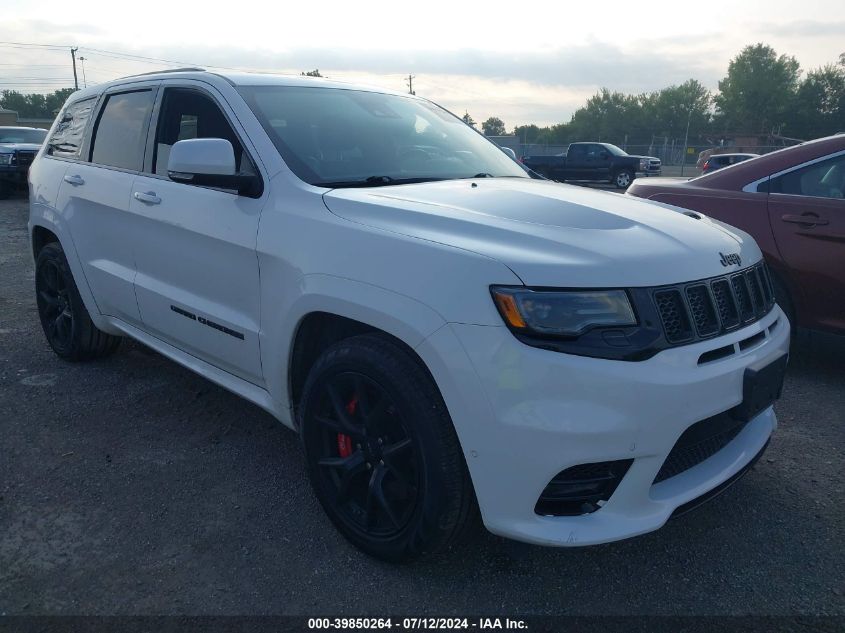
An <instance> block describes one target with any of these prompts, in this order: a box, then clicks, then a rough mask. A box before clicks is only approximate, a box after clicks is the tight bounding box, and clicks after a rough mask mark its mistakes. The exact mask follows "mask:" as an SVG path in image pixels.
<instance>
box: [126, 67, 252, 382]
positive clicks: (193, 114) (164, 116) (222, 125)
mask: <svg viewBox="0 0 845 633" xmlns="http://www.w3.org/2000/svg"><path fill="white" fill-rule="evenodd" d="M156 112H157V114H156V122H155V123H154V124H153V126H152V128H151V131H150V139H149V141H148V150H147V154H148V160H147V163H146V165H145V170H144V173H143V174H141V175H139V176H138V177H137V178H136V179H135V180H134V183H133V187H132V191H131V195H130V198H131V201H130V203H129V204H130V212H131V213H132V215H133V216H134V217H135V218H136V223H137V226H138V227H139V235H138V240H139V242H140V243H143V245H144V248H143V249H139V251H138V252H137V253H136V256H135V261H136V265H137V269H138V274H137V277H136V281H135V292H136V295H137V298H138V305H139V307H140V311H141V318H142V321H143V325H144V329H145V330H147V331H148V332H150V333H151V334H153V335H154V336H157V337H159V338H161V339H163V340H165V341H167V342H169V343H171V344H172V345H174V346H176V347H178V348H180V349H182V350H185V351H187V352H188V353H190V354H192V355H194V356H196V357H198V358H201V359H203V360H205V361H206V362H209V363H211V364H212V365H215V366H217V367H220V368H221V369H224V370H226V371H228V372H230V373H233V374H235V375H237V376H240V377H241V378H243V379H245V380H248V381H250V382H252V383H254V384H258V385H261V384H263V375H262V372H261V362H260V357H259V341H258V335H259V296H260V293H259V277H258V258H257V255H256V252H255V247H256V238H257V233H258V221H259V215H260V212H261V208H262V206H263V204H264V201H265V199H266V196H267V194H266V193H263V194H262V195H261V196H260V197H258V198H253V197H247V196H244V195H239V194H238V193H237V192H234V191H226V190H221V189H212V188H209V187H202V186H197V185H191V184H186V183H184V182H174V181H172V180H170V179H169V178H168V176H167V160H168V156H169V153H170V149H171V147H172V146H173V145H174V144H175V143H176V142H177V141H180V140H185V139H191V138H224V139H227V140H229V141H230V142H231V143H232V145H233V147H234V149H235V158H236V163H237V168H238V169H239V171H241V172H253V173H257V170H258V168H257V162H256V160H255V158H254V157H255V156H256V153H255V151H254V150H253V149H252V148H251V147H247V146H246V144H245V139H246V135H245V134H244V133H243V130H242V129H241V128H240V126H239V124H238V123H237V119H236V117H235V116H234V113H233V112H232V111H231V108H230V107H229V106H228V104H227V103H226V102H225V100H224V99H223V97H222V96H221V95H220V94H219V93H217V92H216V91H215V90H213V89H212V88H210V87H208V86H207V84H204V83H202V82H194V81H181V80H167V81H165V82H164V83H163V86H162V90H161V92H160V95H159V99H158V101H157V104H156ZM262 178H263V180H264V182H265V183H266V182H267V179H266V176H262Z"/></svg>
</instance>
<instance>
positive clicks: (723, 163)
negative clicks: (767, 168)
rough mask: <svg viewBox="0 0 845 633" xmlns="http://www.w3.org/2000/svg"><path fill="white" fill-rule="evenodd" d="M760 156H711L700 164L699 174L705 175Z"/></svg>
mask: <svg viewBox="0 0 845 633" xmlns="http://www.w3.org/2000/svg"><path fill="white" fill-rule="evenodd" d="M759 155H760V154H713V155H712V156H710V157H709V158H708V159H706V160H705V161H704V162H703V163H702V164H701V173H702V174H706V173H709V172H711V171H716V170H717V169H721V168H722V167H727V166H729V165H736V164H737V163H741V162H743V161H746V160H748V159H749V158H757V157H758V156H759Z"/></svg>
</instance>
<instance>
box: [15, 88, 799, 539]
mask: <svg viewBox="0 0 845 633" xmlns="http://www.w3.org/2000/svg"><path fill="white" fill-rule="evenodd" d="M152 80H154V78H152V79H151V81H152ZM157 80H158V81H160V85H161V87H162V88H166V87H168V86H171V85H173V86H192V87H197V88H200V89H202V90H205V91H207V92H208V93H209V94H211V95H212V96H213V97H214V98H215V99H216V100H218V102H219V104H220V105H221V107H222V108H223V109H224V111H225V113H226V115H227V116H228V117H229V118H230V119H231V121H232V122H233V125H234V127H235V129H236V132H237V133H238V134H239V135H241V136H242V139H241V140H242V141H243V142H244V144H245V146H246V148H247V150H248V151H249V153H250V154H251V156H252V158H253V159H254V160H255V161H256V163H257V167H258V170H259V172H260V173H261V177H262V180H263V183H264V193H263V194H262V196H261V197H260V198H257V199H252V198H245V197H241V196H235V195H233V194H231V193H225V192H221V191H217V190H212V189H205V188H199V187H194V186H191V185H186V184H180V183H175V182H172V181H170V180H168V179H165V178H162V177H160V176H152V175H150V174H143V173H136V174H129V173H126V172H119V171H116V170H109V169H104V168H101V167H97V166H93V165H90V164H86V163H84V162H80V161H71V160H58V159H54V158H51V157H46V156H44V155H43V151H42V152H41V154H39V156H38V157H37V159H36V161H35V163H34V164H33V167H32V170H31V172H30V178H31V191H32V194H33V195H32V202H31V214H30V230H31V231H32V230H34V229H35V228H36V227H42V228H45V229H47V230H50V231H52V232H53V233H54V234H55V235H56V236H57V237H58V239H59V240H60V241H61V243H62V245H63V247H64V249H65V251H66V252H67V255H68V260H69V262H70V265H71V269H72V271H73V273H74V276H75V279H76V281H77V284H78V285H79V288H80V292H81V293H82V296H83V299H84V300H85V304H86V307H88V309H89V312H91V316H92V318H93V319H94V321H95V323H96V324H97V326H98V327H100V328H102V329H105V330H107V331H110V332H121V333H123V334H126V335H128V336H132V337H134V338H136V339H138V340H140V341H142V342H143V343H145V344H147V345H149V346H151V347H153V348H154V349H156V350H158V351H160V352H161V353H163V354H165V355H167V356H168V357H169V358H172V359H173V360H175V361H177V362H179V363H181V364H183V365H185V366H187V367H189V368H190V369H192V370H193V371H196V372H198V373H200V374H202V375H204V376H206V377H207V378H209V379H210V380H213V381H214V382H216V383H217V384H220V385H222V386H223V387H225V388H227V389H230V390H231V391H233V392H235V393H238V394H240V395H242V396H244V397H245V398H247V399H248V400H250V401H252V402H255V403H257V404H259V406H261V407H263V408H264V409H266V410H268V411H270V412H271V413H272V414H273V415H275V416H276V417H277V418H278V419H280V420H281V421H282V422H283V423H285V424H286V425H288V426H291V427H293V426H294V423H293V420H292V416H291V410H290V402H289V394H288V382H289V381H288V379H289V376H288V365H289V362H290V356H291V347H292V342H293V340H294V337H295V335H296V331H297V327H298V326H299V324H300V323H301V321H302V319H303V318H305V317H306V316H307V315H308V314H310V313H313V312H327V313H332V314H337V315H341V316H345V317H348V318H351V319H355V320H358V321H361V322H363V323H366V324H368V325H370V326H372V327H375V328H378V329H381V330H383V331H385V332H388V333H390V334H392V335H393V336H396V337H397V338H399V339H401V340H402V341H404V342H405V343H406V344H407V345H409V346H410V347H411V348H413V349H415V350H416V351H417V353H418V354H419V356H420V358H421V359H422V360H423V362H424V363H425V364H426V366H427V367H428V369H429V370H430V372H431V374H432V375H433V377H434V379H435V381H436V383H437V385H438V387H439V389H440V391H441V393H442V394H443V397H444V400H445V402H446V404H447V406H448V409H449V412H450V414H451V417H452V420H453V422H454V424H455V428H456V430H457V433H458V437H459V439H460V441H461V445H462V447H463V450H464V454H465V456H466V460H467V463H468V465H469V469H470V474H471V476H472V480H473V484H474V486H475V490H476V493H477V497H478V500H479V504H480V507H481V511H482V515H483V518H484V522H485V524H486V525H487V527H488V528H489V529H490V530H492V531H494V532H496V533H497V534H501V535H504V536H508V537H512V538H517V539H521V540H526V541H530V542H534V543H542V544H547V545H585V544H591V543H599V542H606V541H611V540H616V539H620V538H625V537H628V536H633V535H636V534H641V533H643V532H647V531H649V530H653V529H657V528H658V527H660V526H661V525H662V524H663V523H664V522H665V521H666V519H667V518H668V517H669V515H670V514H671V513H672V511H673V510H674V509H675V508H676V507H678V506H679V505H682V504H683V503H685V502H687V501H689V500H690V499H693V498H695V497H697V496H699V495H701V494H703V493H704V492H707V491H708V490H710V489H712V488H714V487H715V486H717V485H718V484H720V483H721V482H723V481H725V480H726V479H728V478H729V477H730V476H731V475H732V474H734V473H736V472H737V471H738V470H740V469H741V468H742V467H743V466H744V465H745V464H746V463H747V462H748V461H749V460H750V459H751V457H752V456H753V455H754V454H756V453H757V452H758V451H759V449H760V448H761V447H762V446H763V445H764V444H765V442H766V440H767V439H768V437H769V435H770V434H771V432H772V430H773V429H774V427H775V425H776V420H775V417H774V413H773V412H772V410H771V409H768V410H766V411H764V412H763V413H761V414H760V415H759V416H758V417H757V418H755V420H753V421H752V422H751V423H749V425H748V426H747V427H746V428H745V429H744V430H743V431H742V433H740V435H739V436H737V438H736V439H735V440H733V441H732V442H731V443H730V444H729V445H728V446H727V447H726V448H725V449H723V450H722V451H720V452H719V453H717V454H716V455H715V456H713V457H711V458H710V459H708V460H706V461H705V462H703V463H702V464H700V465H698V466H696V467H695V468H693V469H690V470H689V471H687V472H685V473H684V474H683V475H681V476H677V477H674V478H672V479H670V480H667V481H665V482H663V483H661V484H658V485H655V486H651V481H652V480H653V479H654V475H655V473H656V472H657V470H658V469H659V468H660V465H661V464H662V462H663V460H664V459H665V457H666V455H667V454H668V451H669V450H670V449H671V447H672V446H673V444H674V443H675V441H676V440H677V438H678V437H679V436H680V434H681V433H682V432H683V431H684V430H685V429H686V428H687V427H688V426H689V425H691V424H693V423H695V422H697V421H699V420H701V419H703V418H706V417H708V416H710V415H713V414H715V413H718V412H721V411H724V410H726V409H729V408H730V407H732V406H734V405H736V404H737V403H738V402H739V401H740V400H741V397H742V376H743V373H744V371H745V369H746V368H748V367H752V366H754V367H756V366H760V365H761V364H765V363H766V362H770V361H771V360H774V359H775V358H777V357H778V356H780V355H782V354H784V353H786V351H787V350H788V341H789V324H788V323H787V322H786V318H785V316H784V315H783V313H782V312H781V311H780V309H779V308H776V309H775V310H773V311H772V312H771V313H770V314H769V315H767V316H766V317H765V318H764V319H763V320H761V321H759V322H757V323H754V324H752V325H749V326H747V327H745V328H742V329H740V330H738V331H735V332H733V333H731V334H727V335H724V336H721V337H718V338H716V339H711V340H709V341H705V342H701V343H696V344H693V345H687V346H683V347H677V348H672V349H669V350H665V351H663V352H660V353H658V354H657V355H655V356H653V357H652V358H650V359H649V360H646V361H641V362H622V361H610V360H600V359H594V358H585V357H578V356H572V355H568V354H562V353H557V352H552V351H547V350H542V349H537V348H533V347H529V346H527V345H524V344H522V343H520V342H519V341H518V340H517V339H516V338H515V337H514V336H513V335H512V334H511V333H510V332H509V331H508V330H507V329H506V328H505V327H504V326H503V323H502V319H501V317H500V316H499V314H498V312H497V311H496V309H495V307H494V305H493V302H492V300H491V297H490V293H489V286H490V285H492V284H503V285H520V284H523V283H524V284H528V285H536V286H551V287H568V288H577V287H624V286H652V285H660V284H669V283H677V282H683V281H690V280H694V279H702V278H706V277H711V276H714V275H719V274H723V273H725V272H726V269H725V268H724V267H723V266H722V265H721V264H720V262H719V252H720V251H722V252H730V253H739V254H740V256H741V257H742V260H743V265H749V264H752V263H754V262H756V261H759V259H760V258H761V255H760V251H759V249H758V248H757V246H756V244H755V243H754V241H753V240H752V239H751V238H750V237H748V236H747V235H746V234H744V233H742V232H740V231H737V230H735V229H731V228H729V227H726V226H724V225H721V224H719V223H716V222H712V221H710V220H708V219H707V218H704V219H700V220H696V219H693V218H690V217H687V216H685V215H683V214H682V213H680V212H675V210H674V209H673V208H672V207H666V205H659V204H654V203H649V202H647V201H640V200H635V199H631V198H629V197H624V196H618V195H615V194H608V193H602V192H597V191H592V190H589V189H584V188H579V187H569V186H563V185H558V184H554V183H546V182H538V181H531V180H521V179H489V180H484V179H479V180H477V181H476V182H477V186H476V187H472V186H471V183H470V182H469V181H451V182H441V183H427V184H419V185H403V186H392V187H380V188H377V189H347V190H333V191H329V190H326V189H322V188H318V187H313V186H311V185H308V184H306V183H304V182H302V181H301V180H299V179H298V178H296V176H294V174H293V173H292V172H291V171H290V170H289V169H288V168H287V166H286V165H285V164H284V162H283V161H282V159H281V157H280V156H279V154H278V153H277V152H276V150H275V148H274V146H273V145H272V143H271V141H270V139H269V138H268V137H267V135H266V133H265V132H264V130H263V129H262V128H261V126H260V124H259V123H258V121H257V119H256V118H255V116H254V115H253V114H252V112H251V111H250V110H249V108H248V107H247V106H246V104H245V103H244V102H243V100H242V99H241V98H240V96H239V95H238V93H237V91H236V89H235V88H234V87H233V85H232V83H233V82H234V83H236V84H238V83H241V84H266V83H288V84H291V85H303V84H313V83H314V82H313V81H312V80H310V79H309V78H273V77H266V76H240V75H231V76H228V77H227V78H224V77H222V76H218V75H214V74H212V73H180V74H176V75H161V76H159V77H158V79H157ZM321 83H322V85H339V86H343V87H349V86H346V85H344V84H335V83H332V82H324V83H323V82H321ZM127 85H128V84H127ZM96 90H97V89H93V88H92V89H88V90H87V91H85V95H94V94H96ZM71 172H72V173H74V174H77V173H78V174H79V175H80V176H82V177H83V179H84V180H85V185H84V189H85V191H86V193H85V194H84V195H83V194H82V193H81V192H80V191H77V190H74V189H72V188H71V187H72V185H69V184H67V183H63V181H62V178H63V177H64V176H65V175H66V174H67V173H71ZM135 192H141V193H150V192H152V193H154V194H155V196H156V197H157V198H160V199H161V202H160V203H158V204H148V203H145V202H143V201H141V200H137V199H136V198H135V197H134V196H133V194H134V193H135ZM174 305H175V306H177V307H178V308H180V309H184V310H185V311H187V312H190V313H192V314H194V315H196V316H202V317H203V318H205V319H208V320H211V321H213V322H214V323H216V324H219V325H221V326H223V327H225V328H228V329H230V330H231V331H233V332H237V333H241V334H243V339H239V338H237V337H234V336H231V335H230V334H226V333H225V332H223V331H220V330H218V329H215V328H212V327H203V326H201V325H200V324H198V323H197V322H195V321H193V320H191V319H190V318H187V317H185V316H184V315H183V314H180V313H179V312H176V311H173V310H172V308H171V306H174ZM775 321H778V325H777V326H775V327H774V328H773V329H772V330H771V332H770V331H769V330H768V329H767V328H769V327H770V326H772V324H773V323H774V322H775ZM758 332H765V338H764V340H763V341H762V342H761V343H760V344H758V345H756V346H755V347H752V348H750V349H748V350H746V351H744V352H740V353H736V354H734V355H733V356H730V357H729V358H725V359H722V360H719V361H715V362H711V363H708V364H706V365H698V364H697V363H698V358H699V357H700V355H701V354H702V353H704V352H706V351H709V350H713V349H716V348H719V347H722V346H725V345H729V344H732V343H735V342H736V341H738V340H740V339H743V338H747V337H748V336H751V335H753V334H755V333H758ZM631 457H633V458H634V459H635V462H634V464H633V466H632V467H631V470H630V471H629V473H628V475H627V476H626V477H625V479H624V480H623V482H622V484H621V485H620V487H619V489H618V490H617V491H616V493H615V494H614V495H613V497H612V498H611V500H610V501H609V502H608V503H607V504H606V505H605V506H604V507H603V508H602V509H601V510H599V511H597V512H595V513H593V514H590V515H585V516H582V517H560V518H549V517H540V516H538V515H536V514H535V513H534V511H533V507H534V504H535V502H536V500H537V497H538V495H539V494H540V491H541V490H542V489H543V487H544V486H545V485H546V484H547V483H548V481H549V480H550V479H551V477H553V476H554V475H555V474H556V473H557V472H559V471H561V470H563V469H565V468H567V467H568V466H570V465H574V464H578V463H587V462H594V461H604V460H610V459H627V458H631ZM245 467H248V466H245Z"/></svg>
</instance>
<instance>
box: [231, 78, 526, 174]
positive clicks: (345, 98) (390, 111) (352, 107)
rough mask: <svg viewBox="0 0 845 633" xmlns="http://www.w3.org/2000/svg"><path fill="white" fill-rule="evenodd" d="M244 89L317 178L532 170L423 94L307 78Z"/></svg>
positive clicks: (283, 145)
mask: <svg viewBox="0 0 845 633" xmlns="http://www.w3.org/2000/svg"><path fill="white" fill-rule="evenodd" d="M240 92H241V94H242V95H243V96H244V98H245V99H246V101H247V103H248V104H249V105H250V107H251V108H252V110H253V112H255V114H256V116H257V117H258V120H259V121H260V122H261V124H262V125H263V126H264V129H265V130H266V131H267V133H268V134H269V136H270V138H271V140H272V141H273V143H274V144H275V146H276V148H277V149H278V150H279V153H280V154H281V155H282V158H284V160H285V162H286V163H287V165H288V166H289V167H290V168H291V169H292V170H293V171H294V173H296V175H297V176H299V177H300V178H301V179H302V180H304V181H306V182H309V183H311V184H314V185H324V186H332V187H343V186H357V187H361V186H378V185H382V184H390V183H395V182H397V181H398V182H403V181H404V182H408V181H413V182H422V181H428V180H446V179H453V178H473V177H475V176H476V175H477V174H487V175H489V176H494V177H497V176H510V177H516V178H528V175H527V174H526V173H525V171H523V170H522V169H521V168H520V166H519V165H518V164H517V163H515V162H514V161H513V160H511V159H510V158H508V156H507V155H506V154H505V153H504V152H502V150H500V149H499V147H498V146H497V145H495V144H494V143H492V142H490V141H488V140H487V139H485V138H484V137H483V136H482V135H481V134H479V133H478V132H476V131H474V130H473V129H472V128H470V127H469V126H468V125H466V124H465V123H464V122H463V121H461V120H460V119H458V118H457V117H455V116H454V115H452V114H450V113H448V112H446V111H445V110H443V109H442V108H440V107H438V106H436V105H434V104H433V103H431V102H428V101H424V100H422V99H416V98H414V97H409V96H406V95H390V94H382V93H377V92H366V91H361V90H345V89H337V88H316V87H314V88H312V87H300V86H261V87H242V88H240Z"/></svg>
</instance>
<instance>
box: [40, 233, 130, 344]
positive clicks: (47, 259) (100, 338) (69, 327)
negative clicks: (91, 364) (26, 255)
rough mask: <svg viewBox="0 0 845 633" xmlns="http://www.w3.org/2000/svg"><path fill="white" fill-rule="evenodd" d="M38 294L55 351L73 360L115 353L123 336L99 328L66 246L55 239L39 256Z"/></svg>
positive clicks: (46, 330) (42, 317) (43, 326)
mask: <svg viewBox="0 0 845 633" xmlns="http://www.w3.org/2000/svg"><path fill="white" fill-rule="evenodd" d="M35 294H36V302H37V304H38V316H39V318H40V319H41V327H42V328H43V330H44V336H45V337H47V342H48V343H49V344H50V347H51V348H53V351H54V352H55V353H56V354H57V355H58V356H60V357H61V358H63V359H65V360H69V361H85V360H93V359H95V358H102V357H104V356H108V355H109V354H112V353H113V352H114V351H115V350H116V349H117V348H118V346H119V345H120V340H121V338H120V337H119V336H112V335H110V334H106V333H105V332H102V331H101V330H98V329H97V327H96V326H95V325H94V323H93V322H92V321H91V316H90V315H89V314H88V310H86V309H85V304H83V302H82V297H80V296H79V290H78V289H77V287H76V283H75V282H74V280H73V274H72V273H71V271H70V267H69V266H68V263H67V258H66V257H65V253H64V251H63V250H62V247H61V246H60V245H59V244H58V243H57V242H51V243H50V244H47V245H46V246H44V248H42V249H41V252H40V253H38V257H37V258H36V260H35Z"/></svg>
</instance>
